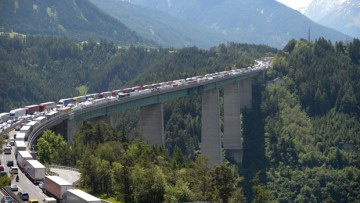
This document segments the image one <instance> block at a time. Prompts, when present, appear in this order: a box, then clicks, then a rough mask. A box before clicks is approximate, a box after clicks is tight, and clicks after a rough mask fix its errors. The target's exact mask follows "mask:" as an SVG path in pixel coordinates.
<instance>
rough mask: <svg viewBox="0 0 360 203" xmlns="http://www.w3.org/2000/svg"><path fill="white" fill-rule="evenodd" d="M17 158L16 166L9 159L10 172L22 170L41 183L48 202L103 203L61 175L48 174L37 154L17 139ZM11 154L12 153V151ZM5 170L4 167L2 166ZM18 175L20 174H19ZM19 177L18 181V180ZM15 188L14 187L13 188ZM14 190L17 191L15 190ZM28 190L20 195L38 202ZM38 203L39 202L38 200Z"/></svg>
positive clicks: (31, 179)
mask: <svg viewBox="0 0 360 203" xmlns="http://www.w3.org/2000/svg"><path fill="white" fill-rule="evenodd" d="M14 143H15V145H14V146H15V152H14V153H15V158H16V163H17V164H16V165H17V167H16V166H14V165H15V164H14V162H13V161H8V163H7V166H8V167H10V169H9V173H10V174H18V173H19V172H20V171H22V172H23V173H24V174H25V176H26V177H27V178H28V179H29V180H30V181H31V182H33V183H34V184H36V185H39V187H40V189H41V190H42V191H43V193H44V194H46V195H47V196H49V197H47V198H45V199H44V200H43V202H46V203H60V202H61V203H78V202H79V203H101V202H102V200H101V199H99V198H97V197H95V196H92V195H90V194H88V193H86V192H84V191H81V190H79V189H76V188H75V185H74V184H73V183H70V182H68V181H66V180H64V179H62V178H61V177H59V176H49V175H46V169H45V166H44V165H43V164H42V163H40V162H39V161H38V160H36V159H34V157H36V155H35V154H34V153H33V152H32V151H27V148H26V143H25V142H24V141H21V140H15V142H14ZM10 154H11V153H10ZM0 170H1V167H0ZM2 170H3V168H2ZM17 177H18V176H17ZM18 181H19V180H18V178H17V182H18ZM11 190H13V188H11ZM13 191H17V188H16V190H13ZM26 194H28V193H27V192H26V191H20V192H18V196H19V198H20V199H22V200H23V201H28V202H34V203H35V202H36V201H38V200H35V199H29V195H26ZM37 203H38V202H37Z"/></svg>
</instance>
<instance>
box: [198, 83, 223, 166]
mask: <svg viewBox="0 0 360 203" xmlns="http://www.w3.org/2000/svg"><path fill="white" fill-rule="evenodd" d="M201 108H202V110H201V111H202V113H201V153H202V154H203V155H206V156H207V157H208V158H209V167H213V166H215V165H217V164H221V162H222V159H221V139H220V106H219V90H218V89H214V90H210V91H208V92H205V93H204V94H203V95H202V102H201Z"/></svg>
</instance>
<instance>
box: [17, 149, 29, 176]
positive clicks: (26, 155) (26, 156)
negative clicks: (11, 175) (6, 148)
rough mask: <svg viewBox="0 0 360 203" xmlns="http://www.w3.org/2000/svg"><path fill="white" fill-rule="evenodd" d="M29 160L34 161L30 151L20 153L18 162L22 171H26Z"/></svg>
mask: <svg viewBox="0 0 360 203" xmlns="http://www.w3.org/2000/svg"><path fill="white" fill-rule="evenodd" d="M27 160H33V157H32V156H31V154H30V153H29V152H28V151H18V154H17V157H16V162H17V166H18V167H19V168H20V170H21V171H24V169H25V166H26V163H27Z"/></svg>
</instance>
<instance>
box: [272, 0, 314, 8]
mask: <svg viewBox="0 0 360 203" xmlns="http://www.w3.org/2000/svg"><path fill="white" fill-rule="evenodd" d="M276 1H278V2H280V3H283V4H285V5H287V6H288V7H290V8H293V9H296V10H297V9H298V8H300V7H304V6H305V7H306V6H308V5H309V4H310V3H311V1H312V0H276Z"/></svg>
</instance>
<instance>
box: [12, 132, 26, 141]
mask: <svg viewBox="0 0 360 203" xmlns="http://www.w3.org/2000/svg"><path fill="white" fill-rule="evenodd" d="M25 138H26V133H24V132H18V133H16V138H15V141H16V140H17V141H25Z"/></svg>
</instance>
